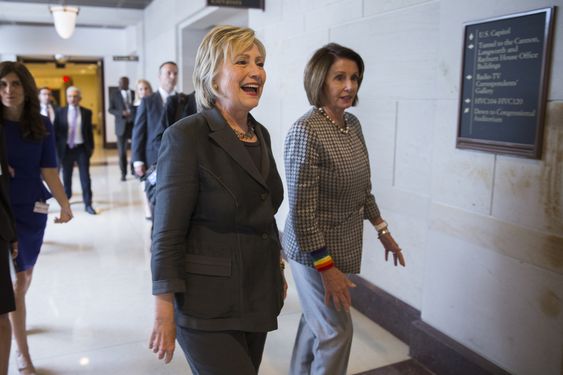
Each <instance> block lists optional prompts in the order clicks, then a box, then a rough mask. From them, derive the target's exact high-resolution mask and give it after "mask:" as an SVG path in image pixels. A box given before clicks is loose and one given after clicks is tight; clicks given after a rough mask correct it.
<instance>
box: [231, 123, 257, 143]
mask: <svg viewBox="0 0 563 375" xmlns="http://www.w3.org/2000/svg"><path fill="white" fill-rule="evenodd" d="M229 127H230V128H231V129H232V130H233V132H234V133H235V135H236V136H237V138H238V139H239V140H241V141H243V140H245V139H252V138H254V134H255V133H254V128H253V127H252V126H250V125H249V126H248V131H247V132H246V133H243V132H241V131H240V130H237V129H235V128H233V127H232V126H229Z"/></svg>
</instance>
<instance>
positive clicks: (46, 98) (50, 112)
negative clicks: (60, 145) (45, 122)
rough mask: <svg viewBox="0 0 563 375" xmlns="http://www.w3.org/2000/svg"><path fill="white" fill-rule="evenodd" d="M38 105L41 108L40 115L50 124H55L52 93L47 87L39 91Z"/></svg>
mask: <svg viewBox="0 0 563 375" xmlns="http://www.w3.org/2000/svg"><path fill="white" fill-rule="evenodd" d="M39 104H40V106H41V111H40V112H41V114H42V115H43V116H46V117H48V118H49V120H50V121H51V124H53V123H54V122H55V113H56V108H55V105H54V101H53V92H52V91H51V89H50V88H48V87H47V86H44V87H41V88H40V89H39Z"/></svg>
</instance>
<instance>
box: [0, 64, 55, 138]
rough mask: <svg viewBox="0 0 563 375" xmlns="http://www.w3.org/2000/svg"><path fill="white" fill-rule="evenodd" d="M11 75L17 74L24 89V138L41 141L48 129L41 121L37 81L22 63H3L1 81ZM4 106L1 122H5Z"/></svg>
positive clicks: (1, 108) (1, 112) (22, 127)
mask: <svg viewBox="0 0 563 375" xmlns="http://www.w3.org/2000/svg"><path fill="white" fill-rule="evenodd" d="M10 73H15V74H16V75H17V76H18V78H19V79H20V82H21V84H22V87H23V95H24V102H23V111H22V114H21V118H20V124H21V129H22V136H23V137H24V138H26V139H32V140H41V139H42V138H43V137H45V136H46V135H47V129H46V128H45V125H44V124H43V121H42V120H41V115H40V113H39V112H40V106H39V97H38V96H39V91H37V85H36V84H35V79H33V76H32V75H31V73H30V72H29V70H28V69H27V68H26V66H25V65H24V64H22V63H20V62H14V61H2V62H0V79H1V78H4V77H5V76H7V75H8V74H10ZM3 112H4V105H2V104H0V121H3V115H4V113H3Z"/></svg>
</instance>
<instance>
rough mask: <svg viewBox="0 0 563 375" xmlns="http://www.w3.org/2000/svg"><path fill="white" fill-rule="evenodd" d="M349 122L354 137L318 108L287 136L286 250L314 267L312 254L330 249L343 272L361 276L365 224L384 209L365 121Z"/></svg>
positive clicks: (351, 117)
mask: <svg viewBox="0 0 563 375" xmlns="http://www.w3.org/2000/svg"><path fill="white" fill-rule="evenodd" d="M345 120H346V123H347V124H348V127H349V128H350V132H349V133H348V134H342V133H340V131H339V130H338V129H337V128H336V127H335V126H334V124H332V123H331V122H329V121H328V120H327V119H326V118H325V117H324V116H323V115H322V114H321V113H319V111H318V110H316V109H314V108H313V109H311V110H310V111H308V112H307V113H306V114H305V115H303V116H302V117H301V118H300V119H299V120H297V121H296V122H295V123H294V124H293V126H292V127H291V129H290V130H289V133H288V134H287V137H286V140H285V153H284V155H285V174H286V178H287V190H288V197H289V215H288V217H287V220H286V223H285V230H284V235H283V248H284V251H285V254H286V256H287V257H288V258H290V259H293V260H295V261H297V262H299V263H301V264H304V265H307V266H311V267H312V266H313V262H312V258H311V256H310V254H309V253H310V252H312V251H315V250H319V249H321V248H324V247H326V248H327V250H328V253H329V254H330V255H331V256H332V258H333V260H334V263H335V265H336V267H337V268H338V269H339V270H341V271H342V272H345V273H359V272H360V262H361V258H362V233H363V220H364V219H370V220H372V219H375V218H377V217H379V209H378V207H377V204H376V203H375V198H374V197H373V195H372V193H371V180H370V166H369V158H368V152H367V149H366V145H365V141H364V137H363V135H362V129H361V127H360V122H359V121H358V119H357V118H356V117H355V116H354V115H352V114H350V113H345Z"/></svg>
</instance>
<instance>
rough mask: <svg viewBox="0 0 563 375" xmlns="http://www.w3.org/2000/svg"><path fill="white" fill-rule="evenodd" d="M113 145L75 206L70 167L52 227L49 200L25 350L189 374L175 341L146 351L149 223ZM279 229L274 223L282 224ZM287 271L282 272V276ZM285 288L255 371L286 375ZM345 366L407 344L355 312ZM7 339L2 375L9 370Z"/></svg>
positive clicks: (122, 371) (294, 319)
mask: <svg viewBox="0 0 563 375" xmlns="http://www.w3.org/2000/svg"><path fill="white" fill-rule="evenodd" d="M118 170H119V168H118V166H117V156H116V153H115V151H107V152H106V151H103V150H102V151H98V152H97V153H96V154H95V156H94V163H93V166H92V168H91V173H92V185H93V186H92V188H93V193H94V202H93V205H94V207H95V208H96V210H98V213H99V214H98V215H96V216H92V215H88V214H87V213H86V212H84V207H83V205H82V202H80V201H79V200H80V196H81V194H80V183H79V181H78V176H77V173H76V171H75V176H74V181H73V188H74V196H73V198H72V199H71V203H72V208H73V211H74V215H75V216H74V220H72V221H71V222H70V223H68V224H66V225H55V224H53V218H54V216H55V214H56V213H57V211H58V206H57V204H56V202H54V201H53V202H51V204H52V205H51V210H50V211H51V213H50V215H49V216H50V217H49V224H48V226H47V231H46V236H45V244H44V246H43V249H42V253H41V255H40V257H39V261H38V263H37V266H36V269H35V273H34V281H33V283H32V286H31V289H30V291H29V293H28V297H27V301H28V331H29V342H30V350H31V355H32V358H33V360H34V363H35V366H36V368H37V371H38V374H40V375H55V374H61V375H62V374H69V375H70V374H111V375H131V374H135V375H142V374H147V375H149V374H150V375H155V374H190V371H189V368H188V365H187V363H186V361H185V359H184V356H183V353H182V352H181V350H180V348H179V347H178V346H177V348H176V352H175V356H174V359H173V361H172V363H171V364H169V365H164V364H163V363H162V362H160V361H158V360H157V359H156V357H155V356H154V355H153V354H152V353H151V352H150V351H149V350H148V349H147V342H148V335H149V332H150V329H151V327H152V318H153V299H152V296H151V294H150V289H151V288H150V255H149V245H150V242H149V230H150V222H149V221H147V220H145V219H144V213H143V207H142V202H141V195H140V194H141V193H140V190H139V184H138V182H137V181H136V180H135V179H134V178H133V177H131V176H128V177H127V178H128V180H127V181H126V182H120V181H119V177H120V174H119V171H118ZM282 226H283V225H282ZM288 275H289V274H288ZM288 281H289V295H288V298H287V300H286V303H285V306H284V308H283V310H282V313H281V316H280V317H279V329H278V330H277V331H275V332H273V333H271V334H269V335H268V339H267V342H266V350H265V353H264V358H263V361H262V366H261V371H260V374H264V375H282V374H287V368H288V363H289V359H290V356H291V349H292V344H293V338H294V336H295V332H296V329H297V323H298V321H299V316H300V307H299V302H298V299H297V294H296V291H295V289H294V286H293V284H292V280H291V278H289V280H288ZM353 315H354V325H355V327H354V330H355V335H354V343H353V346H352V354H351V358H350V365H349V369H348V370H349V373H350V374H355V373H359V372H362V371H366V370H369V369H373V368H377V367H381V366H385V365H388V364H391V363H395V362H399V361H402V360H404V359H407V358H408V347H407V346H406V345H405V344H404V343H402V342H401V341H399V340H398V339H397V338H395V337H394V336H392V335H391V334H390V333H388V332H387V331H385V330H383V329H382V328H380V327H379V326H377V325H375V324H373V323H372V322H371V321H369V320H368V319H367V318H365V317H364V316H362V315H361V314H359V313H357V312H353ZM14 352H15V344H13V345H12V356H11V362H10V372H9V374H10V375H17V374H18V371H17V369H16V364H15V360H14V358H15V355H14Z"/></svg>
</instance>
